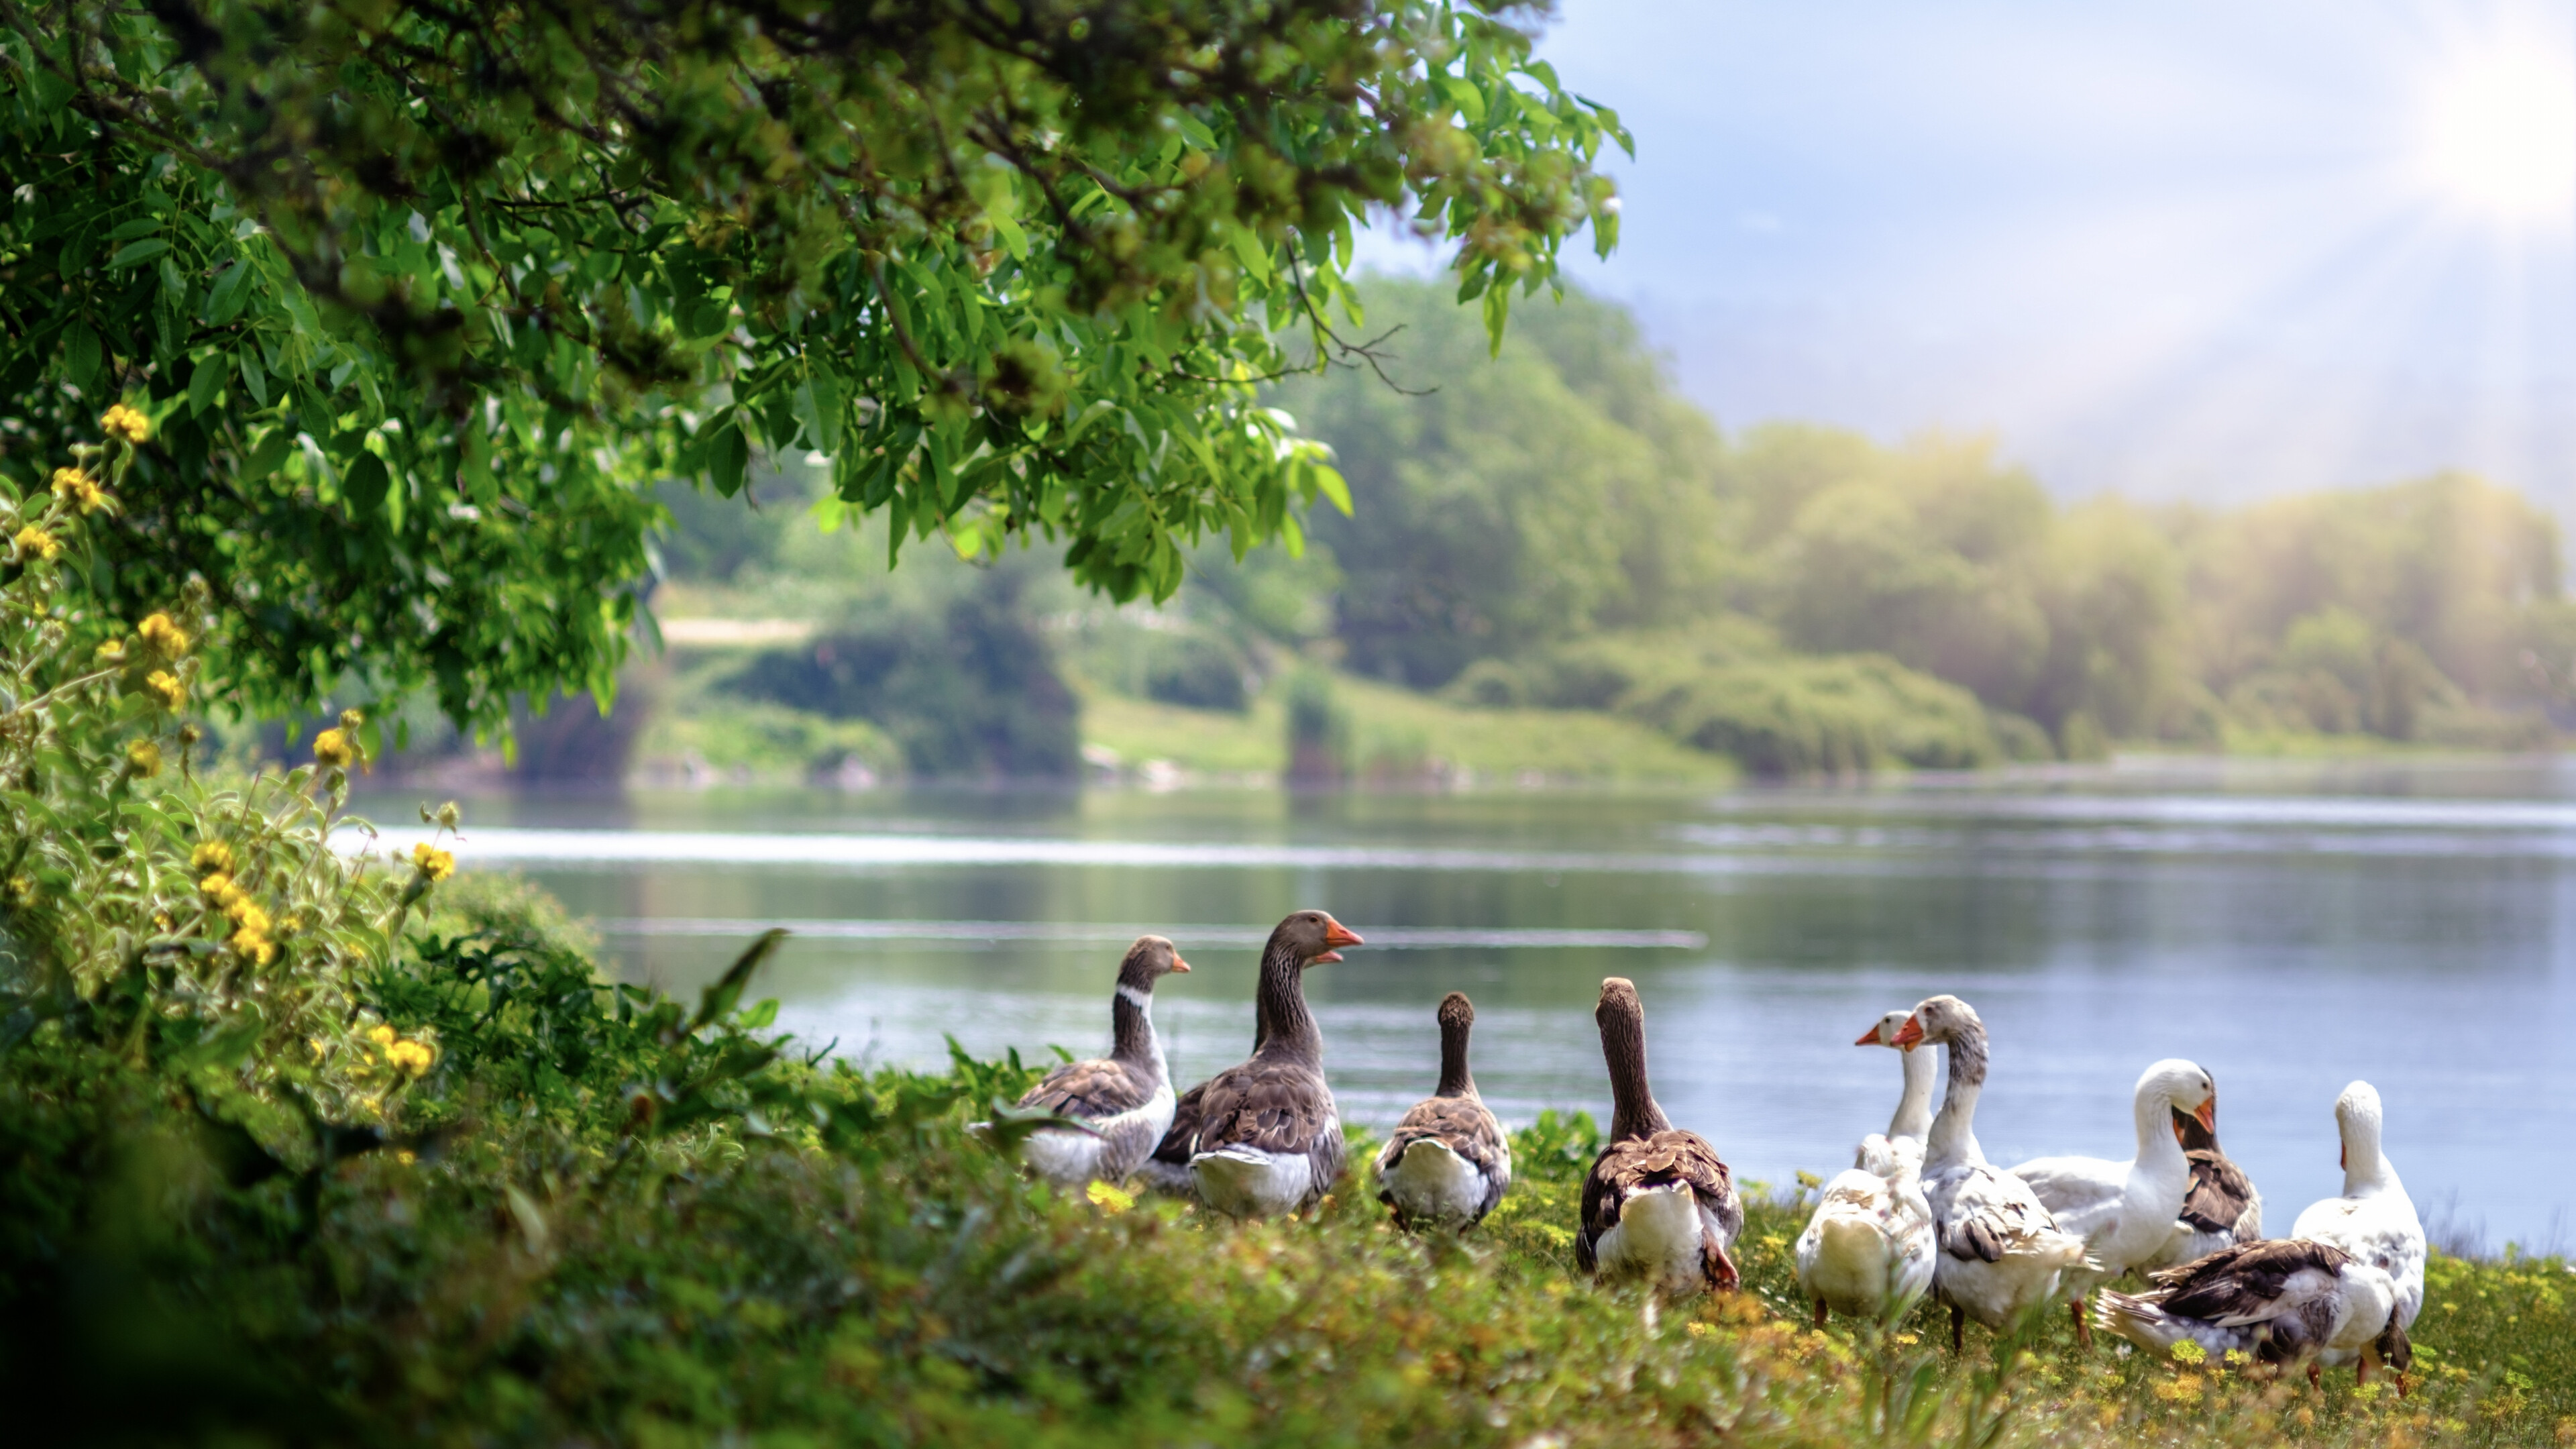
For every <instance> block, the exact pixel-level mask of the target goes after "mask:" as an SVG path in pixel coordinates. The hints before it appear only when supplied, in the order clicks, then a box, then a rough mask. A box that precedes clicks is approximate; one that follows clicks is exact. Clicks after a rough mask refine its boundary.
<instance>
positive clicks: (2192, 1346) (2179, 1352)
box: [2171, 1338, 2209, 1364]
mask: <svg viewBox="0 0 2576 1449" xmlns="http://www.w3.org/2000/svg"><path fill="white" fill-rule="evenodd" d="M2171 1352H2172V1354H2173V1356H2174V1360H2175V1362H2177V1363H2195V1364H2196V1363H2207V1362H2208V1361H2209V1350H2208V1349H2205V1348H2202V1347H2201V1346H2200V1345H2199V1344H2197V1343H2194V1342H2192V1341H2191V1340H2190V1339H2188V1338H2186V1339H2184V1340H2183V1341H2182V1342H2180V1343H2177V1344H2175V1345H2174V1346H2173V1348H2172V1350H2171Z"/></svg>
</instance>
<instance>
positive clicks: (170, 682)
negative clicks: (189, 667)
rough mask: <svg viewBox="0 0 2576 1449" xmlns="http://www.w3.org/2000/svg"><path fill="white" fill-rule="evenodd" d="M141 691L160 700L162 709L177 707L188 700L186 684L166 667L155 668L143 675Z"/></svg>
mask: <svg viewBox="0 0 2576 1449" xmlns="http://www.w3.org/2000/svg"><path fill="white" fill-rule="evenodd" d="M143 692H144V693H146V694H149V695H151V696H152V697H153V698H154V699H157V700H159V701H161V707H162V708H163V709H177V708H178V707H179V706H181V705H183V704H186V703H187V702H188V686H186V685H184V684H181V683H180V682H179V676H177V675H175V674H172V673H171V672H170V671H169V670H167V669H155V670H153V671H152V673H151V674H150V675H148V676H146V677H145V679H144V681H143Z"/></svg>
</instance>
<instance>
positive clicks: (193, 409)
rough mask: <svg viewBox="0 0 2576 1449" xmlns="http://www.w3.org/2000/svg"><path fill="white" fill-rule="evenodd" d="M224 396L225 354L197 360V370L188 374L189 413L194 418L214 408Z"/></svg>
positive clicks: (214, 354) (213, 354) (215, 354)
mask: <svg viewBox="0 0 2576 1449" xmlns="http://www.w3.org/2000/svg"><path fill="white" fill-rule="evenodd" d="M223 395H224V358H223V354H222V353H220V352H218V353H211V354H209V355H207V356H204V357H200V358H198V359H197V369H196V371H194V372H191V373H189V374H188V412H189V413H190V414H191V415H192V416H193V415H195V414H197V413H202V412H204V411H205V410H206V409H208V408H210V407H213V406H214V405H215V403H216V400H217V399H219V398H221V397H222V396H223Z"/></svg>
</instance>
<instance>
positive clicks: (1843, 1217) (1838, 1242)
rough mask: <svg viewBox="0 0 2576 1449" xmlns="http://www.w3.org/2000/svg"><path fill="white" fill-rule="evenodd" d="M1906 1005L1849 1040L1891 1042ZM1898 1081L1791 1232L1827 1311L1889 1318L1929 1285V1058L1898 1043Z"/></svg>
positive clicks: (1806, 1285) (1812, 1292)
mask: <svg viewBox="0 0 2576 1449" xmlns="http://www.w3.org/2000/svg"><path fill="white" fill-rule="evenodd" d="M1906 1016H1907V1013H1905V1012H1902V1011H1891V1012H1889V1013H1888V1014H1887V1015H1886V1016H1884V1017H1881V1018H1880V1019H1879V1021H1878V1023H1877V1024H1876V1025H1874V1026H1872V1027H1871V1028H1870V1029H1869V1030H1868V1031H1866V1032H1864V1033H1862V1034H1861V1038H1860V1040H1859V1041H1857V1042H1855V1043H1854V1045H1856V1046H1894V1045H1895V1044H1896V1035H1897V1033H1898V1032H1899V1031H1901V1030H1903V1029H1904V1026H1905V1019H1906ZM1897 1055H1898V1058H1899V1059H1900V1060H1901V1061H1903V1062H1904V1064H1905V1091H1904V1094H1903V1095H1902V1096H1901V1097H1899V1098H1898V1100H1897V1106H1896V1118H1895V1120H1894V1121H1892V1122H1890V1123H1889V1124H1888V1130H1887V1131H1886V1132H1885V1133H1877V1132H1873V1133H1871V1134H1870V1135H1869V1136H1867V1137H1864V1138H1862V1139H1861V1144H1860V1151H1859V1153H1858V1154H1857V1158H1858V1160H1857V1163H1856V1165H1854V1166H1853V1167H1851V1168H1849V1169H1846V1170H1845V1171H1843V1172H1841V1173H1839V1174H1837V1175H1836V1176H1835V1177H1834V1180H1833V1181H1831V1182H1828V1183H1826V1184H1825V1190H1824V1193H1823V1195H1822V1196H1821V1197H1820V1198H1818V1200H1817V1202H1816V1212H1815V1216H1813V1217H1811V1218H1809V1219H1808V1220H1807V1230H1806V1231H1805V1232H1803V1233H1800V1234H1799V1235H1798V1247H1797V1263H1798V1286H1799V1287H1801V1288H1803V1289H1805V1290H1806V1293H1807V1297H1808V1298H1809V1299H1811V1300H1813V1301H1814V1303H1815V1305H1816V1326H1817V1327H1818V1328H1822V1327H1824V1326H1825V1318H1826V1315H1827V1313H1828V1312H1829V1311H1839V1312H1842V1313H1845V1314H1849V1315H1852V1316H1855V1317H1861V1318H1871V1319H1876V1320H1878V1321H1879V1322H1882V1323H1892V1322H1894V1321H1895V1320H1897V1319H1899V1318H1902V1317H1904V1316H1905V1314H1906V1312H1907V1311H1908V1310H1910V1309H1912V1308H1913V1307H1914V1304H1915V1301H1916V1300H1917V1299H1920V1298H1921V1297H1922V1296H1923V1293H1924V1290H1925V1289H1928V1288H1930V1287H1931V1286H1932V1262H1933V1258H1934V1256H1935V1254H1936V1251H1937V1249H1936V1247H1935V1235H1934V1232H1933V1227H1932V1204H1931V1203H1930V1201H1929V1200H1927V1199H1926V1198H1925V1197H1924V1196H1923V1183H1922V1169H1923V1133H1924V1130H1925V1128H1926V1127H1927V1126H1928V1125H1929V1123H1930V1120H1931V1115H1932V1058H1931V1057H1930V1055H1929V1054H1926V1055H1924V1056H1921V1057H1917V1056H1916V1055H1915V1054H1914V1053H1912V1052H1904V1051H1901V1052H1899V1053H1898V1054H1897Z"/></svg>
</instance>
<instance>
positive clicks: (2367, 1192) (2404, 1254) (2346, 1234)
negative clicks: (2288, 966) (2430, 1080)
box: [2290, 1082, 2424, 1387]
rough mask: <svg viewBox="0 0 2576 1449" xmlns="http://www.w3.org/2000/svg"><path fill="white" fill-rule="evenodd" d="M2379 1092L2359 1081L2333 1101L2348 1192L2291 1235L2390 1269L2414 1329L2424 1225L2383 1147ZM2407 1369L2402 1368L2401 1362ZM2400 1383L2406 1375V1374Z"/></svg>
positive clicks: (2343, 1359) (2319, 1206)
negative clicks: (2382, 1149)
mask: <svg viewBox="0 0 2576 1449" xmlns="http://www.w3.org/2000/svg"><path fill="white" fill-rule="evenodd" d="M2380 1124H2381V1116H2380V1107H2379V1089H2378V1088H2376V1087H2373V1086H2372V1085H2370V1083H2368V1082H2355V1083H2353V1084H2352V1085H2351V1086H2349V1087H2346V1088H2344V1089H2343V1095H2342V1096H2340V1097H2337V1098H2336V1099H2335V1127H2336V1129H2337V1131H2338V1132H2339V1134H2340V1135H2341V1136H2342V1138H2343V1196H2341V1197H2330V1198H2327V1199H2326V1200H2324V1201H2323V1202H2318V1203H2312V1204H2310V1205H2309V1207H2308V1210H2307V1211H2306V1212H2303V1213H2301V1214H2299V1220H2298V1222H2296V1223H2294V1224H2292V1225H2291V1228H2290V1236H2292V1237H2294V1238H2314V1239H2316V1240H2317V1241H2318V1242H2321V1243H2332V1244H2333V1245H2335V1246H2336V1247H2338V1248H2341V1249H2343V1250H2344V1251H2345V1252H2347V1253H2350V1254H2352V1255H2353V1256H2354V1257H2355V1258H2358V1259H2360V1260H2361V1261H2362V1262H2364V1263H2368V1264H2369V1265H2371V1266H2372V1267H2374V1268H2377V1269H2379V1270H2380V1271H2382V1272H2384V1273H2386V1274H2387V1275H2388V1277H2389V1279H2390V1281H2391V1282H2393V1283H2394V1284H2395V1285H2396V1292H2397V1308H2396V1315H2395V1316H2396V1322H2397V1326H2398V1327H2399V1328H2401V1329H2405V1328H2413V1327H2414V1326H2415V1316H2416V1315H2417V1314H2419V1313H2422V1312H2423V1311H2424V1222H2423V1220H2422V1219H2421V1218H2418V1217H2417V1216H2416V1215H2415V1202H2414V1199H2412V1198H2410V1197H2408V1196H2407V1195H2406V1185H2405V1184H2404V1183H2402V1182H2399V1181H2398V1180H2397V1169H2396V1168H2395V1167H2392V1166H2390V1165H2389V1162H2388V1155H2387V1154H2386V1153H2384V1152H2382V1151H2381V1150H2380V1147H2379V1140H2380ZM2319 1357H2320V1358H2321V1359H2322V1360H2323V1361H2324V1362H2326V1363H2330V1364H2342V1363H2350V1362H2352V1361H2353V1360H2354V1357H2355V1354H2354V1352H2353V1351H2352V1350H2350V1349H2346V1348H2342V1347H2340V1346H2338V1347H2335V1348H2331V1349H2329V1350H2327V1351H2326V1352H2325V1353H2323V1354H2321V1355H2319ZM2400 1367H2402V1365H2401V1366H2400ZM2398 1383H2399V1384H2400V1386H2401V1387H2402V1386H2403V1385H2404V1383H2405V1378H2404V1376H2403V1374H2402V1373H2401V1374H2400V1376H2399V1378H2398Z"/></svg>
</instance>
